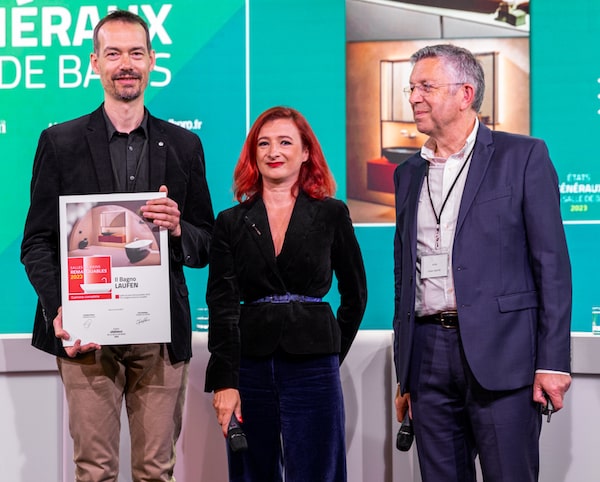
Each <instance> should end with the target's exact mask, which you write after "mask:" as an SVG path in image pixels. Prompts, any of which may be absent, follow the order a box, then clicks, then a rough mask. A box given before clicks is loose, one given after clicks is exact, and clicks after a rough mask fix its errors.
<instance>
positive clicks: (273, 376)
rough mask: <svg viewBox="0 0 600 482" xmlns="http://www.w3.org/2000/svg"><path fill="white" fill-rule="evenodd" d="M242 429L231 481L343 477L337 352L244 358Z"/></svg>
mask: <svg viewBox="0 0 600 482" xmlns="http://www.w3.org/2000/svg"><path fill="white" fill-rule="evenodd" d="M239 388H240V396H241V400H242V419H243V423H242V428H243V429H244V432H245V433H246V438H247V441H248V450H247V451H245V452H236V453H234V452H231V451H230V449H229V447H228V448H227V450H228V460H229V480H230V481H232V482H280V481H283V480H284V474H285V482H344V481H345V480H346V449H345V429H344V401H343V395H342V386H341V381H340V374H339V357H338V356H337V355H327V356H308V355H302V356H295V355H288V354H285V353H276V354H275V355H273V356H270V357H267V358H260V359H254V358H252V359H251V358H243V359H242V362H241V369H240V387H239Z"/></svg>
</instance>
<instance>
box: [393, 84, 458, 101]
mask: <svg viewBox="0 0 600 482" xmlns="http://www.w3.org/2000/svg"><path fill="white" fill-rule="evenodd" d="M463 84H464V82H452V83H448V84H437V85H434V84H430V83H429V82H423V83H422V84H415V85H411V86H409V87H404V89H402V90H403V91H404V93H405V94H406V96H407V97H410V95H411V94H412V93H413V92H414V91H415V89H416V90H417V91H418V92H419V94H421V95H422V96H426V95H429V94H431V93H432V92H433V91H434V90H437V89H439V88H440V87H445V86H448V85H463Z"/></svg>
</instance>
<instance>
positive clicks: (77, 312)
mask: <svg viewBox="0 0 600 482" xmlns="http://www.w3.org/2000/svg"><path fill="white" fill-rule="evenodd" d="M165 195H166V194H165V193H163V192H153V193H147V192H144V193H140V192H138V193H119V194H90V195H81V196H60V199H59V214H60V238H61V239H60V265H61V295H62V319H63V328H64V329H65V330H66V331H67V332H68V333H69V334H70V335H71V338H70V340H68V341H64V343H63V344H64V346H72V345H73V344H74V343H75V340H78V339H80V340H81V344H85V343H90V342H94V343H99V344H101V345H122V344H129V343H164V342H170V341H171V317H170V299H169V246H168V242H169V237H168V232H167V230H166V229H164V228H159V227H158V226H156V225H154V224H153V223H152V222H151V221H148V220H146V219H145V218H144V217H143V216H142V214H141V211H140V208H141V206H143V205H145V204H146V201H147V200H149V199H156V198H159V197H164V196H165Z"/></svg>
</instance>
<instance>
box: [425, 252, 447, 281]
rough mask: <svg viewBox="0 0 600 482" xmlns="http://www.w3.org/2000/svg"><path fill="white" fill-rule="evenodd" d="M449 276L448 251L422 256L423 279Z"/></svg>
mask: <svg viewBox="0 0 600 482" xmlns="http://www.w3.org/2000/svg"><path fill="white" fill-rule="evenodd" d="M445 276H448V253H442V254H427V255H423V256H421V279H427V278H443V277H445Z"/></svg>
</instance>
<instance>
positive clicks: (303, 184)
mask: <svg viewBox="0 0 600 482" xmlns="http://www.w3.org/2000/svg"><path fill="white" fill-rule="evenodd" d="M276 119H290V120H291V121H292V122H294V124H295V125H296V127H297V128H298V131H299V132H300V138H301V139H302V146H303V147H304V148H306V149H307V150H308V160H307V161H306V162H304V163H303V164H302V167H301V169H300V175H299V177H298V182H297V186H298V187H299V189H301V190H302V191H304V192H305V193H306V194H308V196H310V197H312V198H314V199H324V198H326V197H330V196H333V194H334V192H335V181H334V179H333V175H332V174H331V171H330V170H329V166H327V161H325V156H324V155H323V151H322V150H321V145H320V144H319V141H318V140H317V137H316V136H315V133H314V132H313V130H312V128H311V127H310V125H309V123H308V121H307V120H306V119H305V118H304V116H303V115H302V114H300V112H298V111H297V110H295V109H292V108H291V107H282V106H278V107H271V108H270V109H268V110H266V111H265V112H263V113H262V114H261V115H259V116H258V118H257V119H256V120H255V121H254V124H253V125H252V127H251V128H250V132H248V135H247V136H246V141H245V142H244V146H243V147H242V152H241V154H240V158H239V159H238V162H237V165H236V166H235V170H234V171H233V193H234V195H235V198H236V199H237V200H238V201H239V202H242V201H245V200H248V199H250V198H251V197H253V196H255V195H256V194H259V193H261V192H262V189H263V184H262V177H261V175H260V172H259V171H258V166H257V162H256V147H257V144H258V134H259V132H260V130H261V129H262V127H263V126H264V125H265V124H266V123H267V122H271V121H274V120H276Z"/></svg>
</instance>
